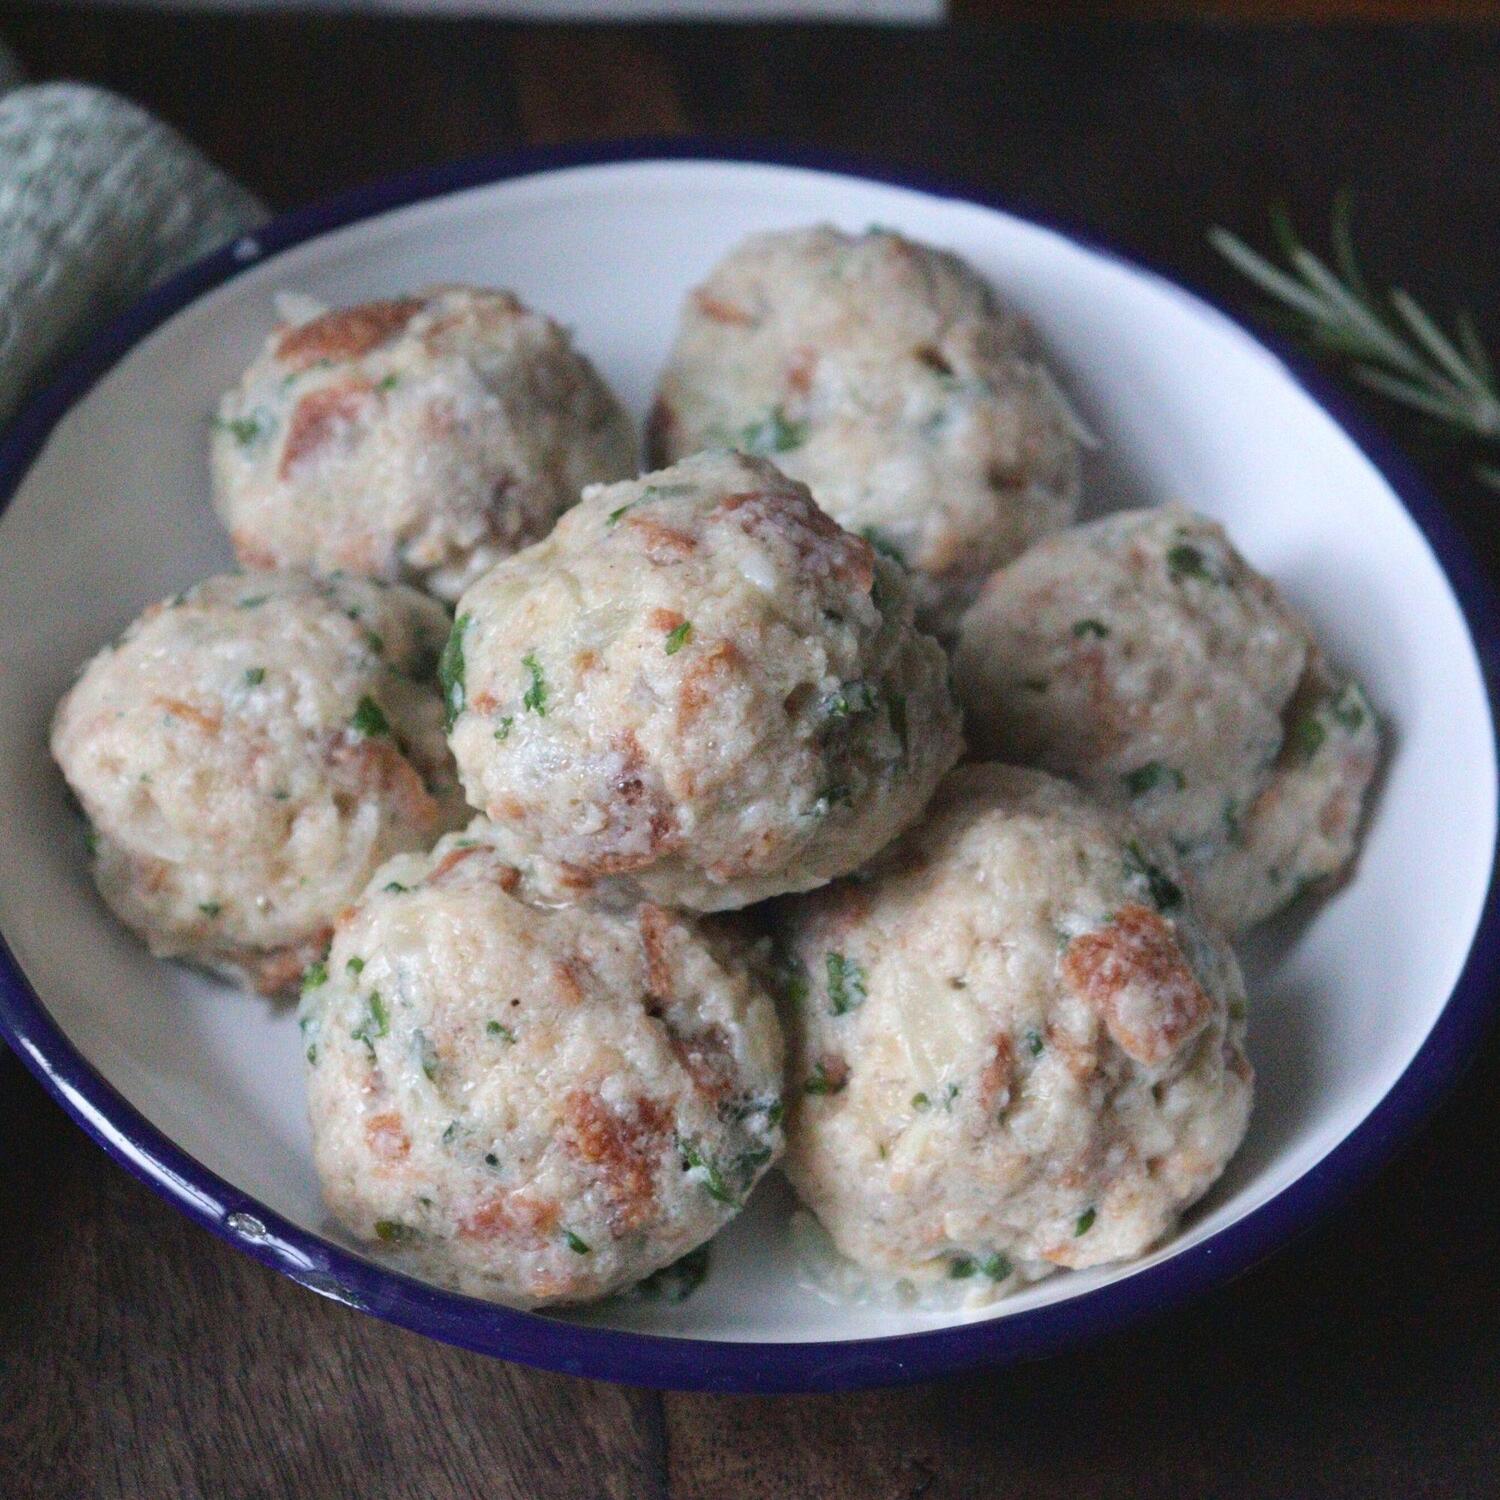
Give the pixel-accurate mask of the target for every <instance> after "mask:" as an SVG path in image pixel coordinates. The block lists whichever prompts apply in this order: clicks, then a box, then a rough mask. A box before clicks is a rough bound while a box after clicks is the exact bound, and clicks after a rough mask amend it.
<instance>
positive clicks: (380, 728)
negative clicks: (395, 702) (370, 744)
mask: <svg viewBox="0 0 1500 1500" xmlns="http://www.w3.org/2000/svg"><path fill="white" fill-rule="evenodd" d="M350 727H351V728H352V729H353V730H354V732H355V733H356V734H359V735H363V736H364V737H365V738H366V739H367V740H372V739H375V738H376V737H377V736H379V735H382V734H389V733H390V732H391V725H390V720H389V719H387V718H386V716H385V713H384V712H383V710H382V709H381V707H380V705H379V704H378V703H377V702H376V701H375V700H374V699H373V698H372V697H370V696H369V694H368V693H367V694H366V695H365V696H364V697H363V698H361V699H360V700H359V707H358V708H356V709H355V710H354V717H353V719H351V720H350Z"/></svg>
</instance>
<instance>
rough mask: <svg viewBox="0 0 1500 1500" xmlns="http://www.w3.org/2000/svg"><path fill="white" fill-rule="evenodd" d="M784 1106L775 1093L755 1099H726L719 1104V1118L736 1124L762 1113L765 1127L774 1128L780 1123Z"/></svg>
mask: <svg viewBox="0 0 1500 1500" xmlns="http://www.w3.org/2000/svg"><path fill="white" fill-rule="evenodd" d="M785 1114H786V1106H785V1105H784V1104H783V1103H782V1102H781V1100H780V1099H779V1098H778V1097H777V1096H776V1095H775V1094H765V1095H762V1096H761V1097H759V1098H755V1099H728V1100H725V1101H724V1103H722V1104H721V1105H720V1106H719V1118H720V1119H721V1120H723V1121H724V1122H725V1123H726V1124H729V1125H738V1124H739V1123H740V1122H741V1121H743V1120H748V1119H749V1118H750V1117H751V1115H764V1116H765V1117H766V1128H767V1129H768V1130H774V1129H775V1128H776V1127H777V1126H778V1125H780V1124H781V1121H782V1118H783V1117H784V1116H785Z"/></svg>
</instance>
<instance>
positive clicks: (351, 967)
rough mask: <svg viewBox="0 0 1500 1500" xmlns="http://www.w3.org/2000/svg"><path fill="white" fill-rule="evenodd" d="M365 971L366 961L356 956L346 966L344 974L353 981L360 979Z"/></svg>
mask: <svg viewBox="0 0 1500 1500" xmlns="http://www.w3.org/2000/svg"><path fill="white" fill-rule="evenodd" d="M364 969H365V961H364V959H362V958H360V957H359V955H358V954H356V955H355V956H354V957H353V958H351V959H350V960H349V962H348V963H346V964H345V965H344V972H345V973H346V974H348V975H349V977H350V978H351V979H358V978H359V976H360V975H361V974H363V973H364Z"/></svg>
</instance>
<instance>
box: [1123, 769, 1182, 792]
mask: <svg viewBox="0 0 1500 1500" xmlns="http://www.w3.org/2000/svg"><path fill="white" fill-rule="evenodd" d="M1120 780H1121V781H1123V782H1124V783H1125V790H1126V791H1127V792H1129V793H1130V795H1131V796H1132V797H1144V796H1145V795H1146V794H1147V793H1148V792H1180V791H1181V790H1182V789H1183V787H1185V786H1186V785H1187V778H1186V777H1185V776H1184V775H1183V774H1182V772H1181V771H1179V770H1178V769H1177V768H1176V766H1169V765H1165V764H1163V763H1162V762H1161V761H1159V760H1148V761H1147V762H1146V764H1145V765H1143V766H1137V767H1136V768H1135V770H1133V771H1127V772H1126V773H1125V774H1124V775H1123V776H1122V777H1121V778H1120Z"/></svg>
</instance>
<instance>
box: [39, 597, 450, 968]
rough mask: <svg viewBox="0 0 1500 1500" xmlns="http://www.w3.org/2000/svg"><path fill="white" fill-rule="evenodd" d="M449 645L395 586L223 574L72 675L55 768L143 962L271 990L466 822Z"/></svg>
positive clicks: (154, 613) (59, 722) (437, 616)
mask: <svg viewBox="0 0 1500 1500" xmlns="http://www.w3.org/2000/svg"><path fill="white" fill-rule="evenodd" d="M447 626H448V617H447V615H446V613H445V612H444V610H443V608H442V606H441V605H439V604H437V603H435V602H434V601H433V600H431V599H428V598H426V597H424V596H423V595H421V594H418V593H416V592H415V591H414V590H411V589H407V588H403V587H401V586H399V585H397V586H388V585H383V584H376V583H374V582H370V581H367V580H364V579H355V578H328V579H314V578H311V577H309V576H308V575H307V574H304V573H243V574H240V573H235V574H226V575H223V576H220V577H217V578H210V579H208V580H207V581H206V582H203V583H200V584H198V585H197V587H195V588H191V589H189V590H188V591H187V592H186V593H185V594H180V595H178V596H177V598H175V599H171V600H168V601H167V602H165V603H162V604H155V605H153V606H152V607H151V608H150V609H148V610H147V611H146V612H145V613H144V614H143V615H142V616H141V617H140V618H139V619H138V620H137V621H136V622H135V623H134V624H133V625H131V626H130V628H129V629H128V630H127V631H126V632H125V634H124V635H123V636H122V637H121V638H120V640H119V641H118V642H117V643H116V644H115V645H113V646H110V647H107V648H106V649H105V650H103V651H101V652H100V653H99V655H97V656H96V657H94V659H93V660H92V661H90V662H89V663H88V665H87V666H86V667H85V668H84V669H83V672H82V675H81V676H80V677H79V680H78V682H77V683H76V684H75V685H74V687H73V689H72V690H71V691H70V692H69V693H68V695H67V696H66V697H65V698H64V699H63V700H62V702H61V703H60V704H59V705H58V709H57V715H56V718H55V720H54V721H53V726H52V753H53V755H54V757H55V758H56V760H57V763H58V764H59V765H60V766H61V767H62V770H63V774H64V776H66V777H67V780H68V784H69V786H71V787H72V789H73V792H74V793H75V795H76V796H77V797H78V800H79V801H80V802H81V803H82V804H83V808H84V811H85V812H86V813H87V814H88V817H89V819H90V822H91V824H92V829H93V834H92V843H93V851H94V875H95V878H96V879H97V881H98V884H99V889H100V891H101V892H102V894H103V896H104V899H105V900H106V901H107V902H108V903H109V905H110V906H111V907H112V908H113V910H114V911H115V913H116V915H118V916H119V918H120V919H121V920H122V921H123V922H125V923H126V924H127V925H128V926H129V927H131V928H133V929H134V930H135V931H136V932H138V933H139V934H140V935H141V936H142V937H143V938H144V939H145V940H146V942H147V943H148V945H149V946H150V948H151V951H152V952H153V953H155V954H157V955H158V956H161V957H169V958H185V959H189V960H192V961H194V962H196V963H199V964H203V965H205V966H207V967H209V968H212V969H214V970H216V971H218V972H221V973H224V974H227V975H230V976H231V977H234V978H238V979H244V980H247V981H248V982H250V983H252V984H254V985H255V986H256V987H257V988H258V989H261V990H263V991H265V992H266V993H268V994H273V993H277V992H280V991H284V990H286V989H288V988H290V987H293V986H295V983H296V980H297V978H298V976H299V975H300V974H301V972H302V969H303V968H304V967H305V966H306V965H307V964H308V963H310V962H311V961H312V960H314V959H315V958H317V957H318V956H319V955H320V954H321V953H322V952H323V950H324V948H325V947H326V946H327V943H328V939H329V936H330V934H331V932H332V929H333V923H334V919H335V918H336V917H337V916H338V913H339V912H340V911H341V910H342V909H343V908H344V907H345V906H347V905H348V903H349V902H350V901H352V900H354V898H355V897H356V896H357V895H358V894H359V892H360V891H361V890H363V889H364V886H365V882H366V881H367V880H369V878H370V875H371V874H372V872H373V871H374V870H375V868H376V867H377V866H378V865H379V864H380V863H381V862H382V861H383V860H385V859H387V858H389V857H390V856H391V855H392V854H396V853H399V852H401V851H403V850H407V849H425V848H427V847H428V846H429V845H431V843H432V842H433V841H434V840H435V839H436V838H437V837H438V836H439V835H440V834H441V833H443V832H444V831H445V830H446V829H448V828H452V827H454V826H455V825H456V824H457V823H458V822H460V821H461V820H462V818H463V816H464V815H465V812H466V809H465V808H464V806H463V799H462V797H461V795H460V794H459V789H458V782H457V778H456V776H455V775H454V772H453V764H452V760H451V758H450V757H449V755H448V750H447V746H446V745H445V744H444V742H443V710H442V700H441V698H440V697H439V694H438V690H437V684H436V680H435V666H436V661H437V656H438V653H439V651H440V650H441V649H442V643H443V640H444V636H445V633H446V631H447Z"/></svg>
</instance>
